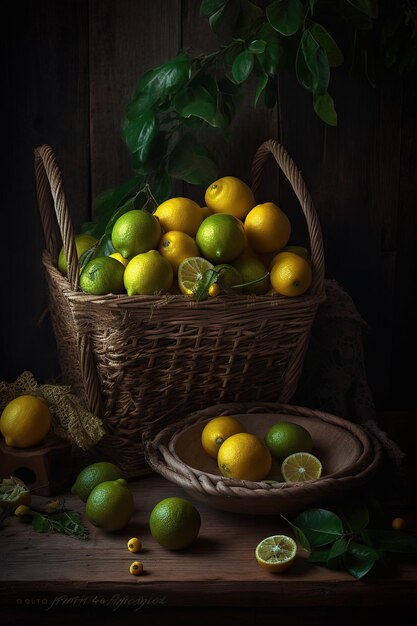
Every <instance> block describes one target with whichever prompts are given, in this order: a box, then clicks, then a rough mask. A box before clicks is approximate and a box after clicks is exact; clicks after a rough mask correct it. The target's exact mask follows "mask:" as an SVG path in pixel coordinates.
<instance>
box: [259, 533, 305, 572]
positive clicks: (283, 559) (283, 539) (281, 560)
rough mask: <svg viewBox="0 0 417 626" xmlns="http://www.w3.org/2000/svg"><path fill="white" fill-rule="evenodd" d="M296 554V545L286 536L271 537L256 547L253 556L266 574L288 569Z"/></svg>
mask: <svg viewBox="0 0 417 626" xmlns="http://www.w3.org/2000/svg"><path fill="white" fill-rule="evenodd" d="M296 554H297V544H296V543H295V541H294V539H291V537H287V536H286V535H273V536H272V537H267V538H266V539H263V540H262V541H261V542H260V543H258V545H257V546H256V550H255V556H256V560H257V561H258V563H259V565H260V566H261V567H263V568H264V569H266V570H267V571H268V572H275V573H277V572H283V571H285V570H286V569H288V568H289V567H290V565H291V563H292V562H293V561H294V559H295V555H296Z"/></svg>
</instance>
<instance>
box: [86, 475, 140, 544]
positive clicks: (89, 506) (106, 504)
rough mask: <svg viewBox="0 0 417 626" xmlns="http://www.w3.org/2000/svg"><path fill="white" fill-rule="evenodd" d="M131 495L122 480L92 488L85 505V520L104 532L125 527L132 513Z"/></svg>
mask: <svg viewBox="0 0 417 626" xmlns="http://www.w3.org/2000/svg"><path fill="white" fill-rule="evenodd" d="M134 508H135V507H134V504H133V495H132V492H131V491H130V489H129V488H128V486H127V482H126V481H125V480H124V478H118V479H117V480H110V481H106V482H104V483H100V484H99V485H97V487H94V489H93V490H92V492H91V493H90V495H89V496H88V499H87V502H86V505H85V514H86V517H87V519H88V520H89V521H90V522H91V523H92V524H94V526H97V528H100V529H101V530H104V531H106V532H114V531H115V530H120V529H121V528H124V527H125V526H127V524H128V523H129V522H130V519H131V517H132V515H133V511H134Z"/></svg>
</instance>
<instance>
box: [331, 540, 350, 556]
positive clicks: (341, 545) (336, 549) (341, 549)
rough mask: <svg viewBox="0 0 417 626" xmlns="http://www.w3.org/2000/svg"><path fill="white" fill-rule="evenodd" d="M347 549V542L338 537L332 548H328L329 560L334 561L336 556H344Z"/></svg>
mask: <svg viewBox="0 0 417 626" xmlns="http://www.w3.org/2000/svg"><path fill="white" fill-rule="evenodd" d="M348 547H349V541H348V539H346V537H340V539H336V541H335V542H334V544H333V545H332V547H331V548H330V553H329V559H335V558H337V557H338V556H341V555H342V554H344V553H345V552H346V551H347V549H348Z"/></svg>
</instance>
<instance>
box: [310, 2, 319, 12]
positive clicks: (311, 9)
mask: <svg viewBox="0 0 417 626" xmlns="http://www.w3.org/2000/svg"><path fill="white" fill-rule="evenodd" d="M316 2H317V0H309V5H310V11H311V15H313V11H314V5H315V4H316Z"/></svg>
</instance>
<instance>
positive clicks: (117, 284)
mask: <svg viewBox="0 0 417 626" xmlns="http://www.w3.org/2000/svg"><path fill="white" fill-rule="evenodd" d="M124 271H125V268H124V266H123V265H122V263H120V262H119V261H117V260H116V259H112V258H111V257H109V256H100V257H97V258H96V259H92V260H91V261H89V262H88V263H87V265H86V266H85V267H84V269H83V271H82V272H81V275H80V287H81V289H82V290H83V291H84V292H85V293H89V294H92V295H95V296H103V295H105V294H107V293H113V294H120V293H123V292H124V286H123V274H124Z"/></svg>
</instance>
